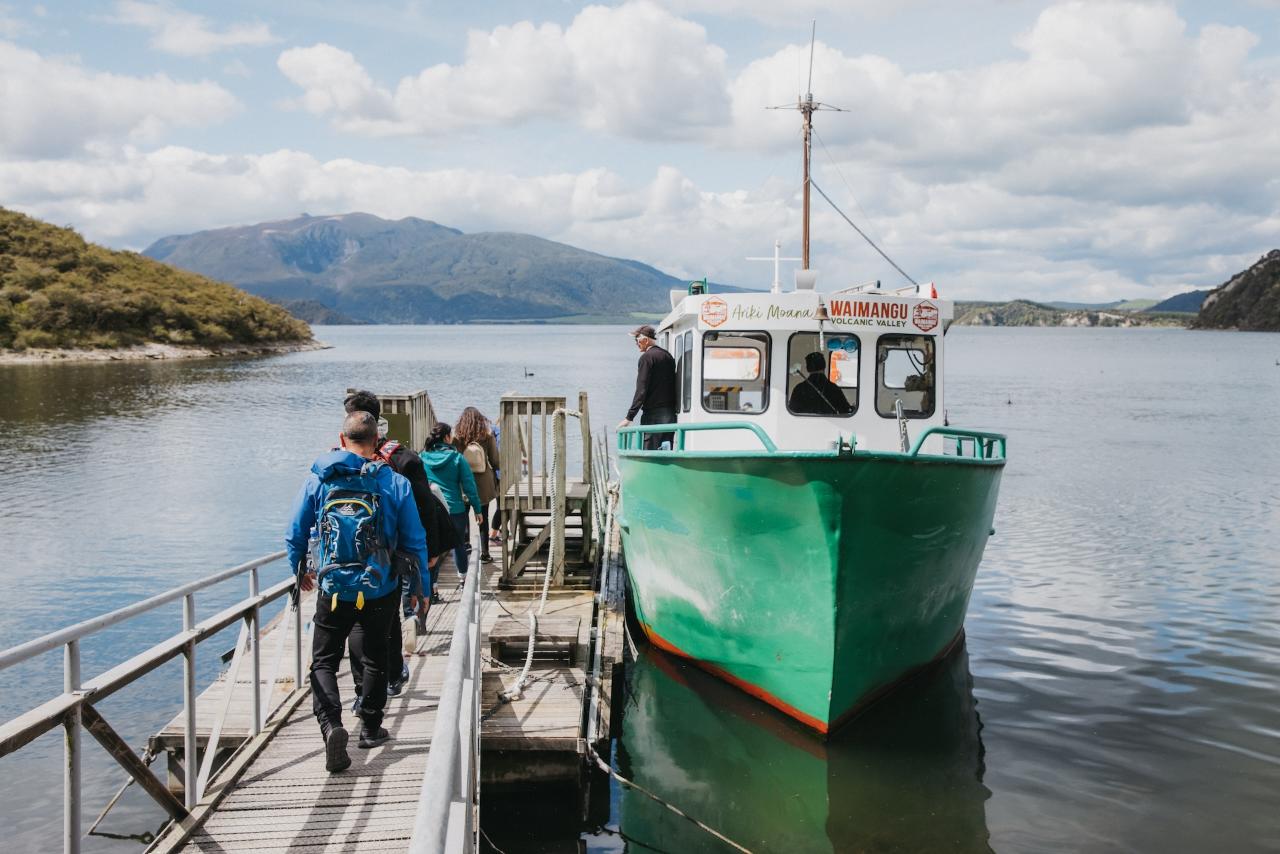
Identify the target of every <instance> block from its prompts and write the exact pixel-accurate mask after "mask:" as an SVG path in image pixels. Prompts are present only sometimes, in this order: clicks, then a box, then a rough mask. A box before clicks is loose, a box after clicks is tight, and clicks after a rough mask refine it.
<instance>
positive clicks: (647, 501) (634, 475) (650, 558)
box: [619, 451, 1004, 733]
mask: <svg viewBox="0 0 1280 854" xmlns="http://www.w3.org/2000/svg"><path fill="white" fill-rule="evenodd" d="M619 465H620V468H621V475H622V478H621V479H622V515H623V519H622V531H623V540H624V546H625V549H626V561H627V571H628V573H629V574H630V578H631V585H632V592H633V600H634V604H635V610H636V615H637V617H638V618H639V620H640V623H641V625H642V626H643V627H644V630H645V632H646V634H647V635H648V636H649V638H650V640H651V641H653V642H654V643H655V644H656V645H657V646H659V647H661V648H663V649H665V650H667V651H669V652H673V653H676V654H678V655H681V656H685V657H687V658H690V659H692V660H693V661H695V662H697V663H698V664H699V665H700V666H702V667H703V668H705V669H707V670H709V671H711V672H713V673H715V674H717V675H719V676H721V677H722V678H724V679H726V680H727V681H729V682H731V683H732V684H734V685H737V686H738V687H739V688H741V689H743V690H744V691H747V692H748V693H750V694H752V695H754V696H756V697H757V698H759V699H762V700H764V701H765V702H768V703H770V704H771V705H773V706H775V707H777V708H779V709H781V710H782V711H784V712H785V713H787V714H789V715H791V716H792V717H794V718H796V719H797V720H799V721H801V722H803V723H805V724H807V725H808V726H810V727H812V728H813V729H816V730H818V731H819V732H822V733H826V732H828V731H830V730H832V729H834V728H835V727H836V726H838V725H839V724H840V723H841V722H842V721H844V720H846V719H848V718H849V717H851V716H852V715H853V714H855V713H856V712H857V711H858V710H859V709H860V708H862V707H864V706H865V705H867V704H868V703H870V702H871V701H872V700H874V699H875V698H877V697H878V696H880V695H882V694H884V693H886V692H887V691H889V690H890V689H891V688H892V687H893V685H894V684H895V683H897V682H899V681H900V680H902V679H903V678H904V677H906V676H908V675H910V674H911V673H912V671H914V670H916V669H918V668H920V667H922V666H924V665H927V664H928V663H929V662H931V661H933V660H935V659H937V658H939V657H941V656H942V655H944V654H945V653H946V652H947V651H948V649H949V648H950V647H951V646H952V645H953V644H955V643H956V642H957V641H958V639H959V638H960V636H961V630H962V628H963V625H964V616H965V610H966V608H967V607H968V602H969V595H970V593H971V591H972V589H973V580H974V575H975V574H976V572H977V568H978V564H979V562H980V561H981V559H982V552H983V550H984V548H985V547H986V542H987V538H988V537H989V536H990V534H991V522H992V518H993V516H994V514H995V506H996V496H997V493H998V491H999V484H1000V475H1001V472H1002V471H1003V467H1004V464H1003V460H1002V459H1000V460H972V459H964V458H950V457H939V456H910V455H905V454H902V455H900V454H873V453H855V454H841V455H836V454H805V453H785V452H775V453H766V454H749V453H743V454H737V453H724V452H722V453H714V452H712V453H701V454H700V453H696V452H626V451H623V452H622V453H621V454H620V460H619Z"/></svg>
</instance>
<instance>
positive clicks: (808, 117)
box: [767, 21, 845, 270]
mask: <svg viewBox="0 0 1280 854" xmlns="http://www.w3.org/2000/svg"><path fill="white" fill-rule="evenodd" d="M817 37H818V22H817V21H813V22H812V24H811V25H810V29H809V83H808V85H807V86H806V87H805V93H804V94H803V95H799V96H797V97H796V103H795V106H792V105H790V104H783V105H781V106H777V107H768V108H767V109H770V110H797V111H798V112H799V113H800V117H801V122H802V125H801V126H802V128H803V129H804V134H803V145H804V187H803V192H804V226H803V232H802V235H801V240H800V248H801V252H800V255H801V256H802V257H801V259H800V260H801V266H800V269H802V270H808V269H809V167H810V154H811V153H812V149H813V114H814V113H816V112H817V111H818V110H839V111H840V112H845V111H844V110H842V109H841V108H840V107H833V106H831V105H830V104H823V103H821V102H820V101H815V100H813V49H814V45H815V44H816V42H817Z"/></svg>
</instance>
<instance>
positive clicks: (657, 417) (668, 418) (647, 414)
mask: <svg viewBox="0 0 1280 854" xmlns="http://www.w3.org/2000/svg"><path fill="white" fill-rule="evenodd" d="M640 423H641V424H674V423H676V411H675V410H674V409H653V410H649V409H646V410H645V411H644V414H643V415H641V416H640ZM663 442H670V443H671V449H672V450H675V446H676V434H675V433H645V434H644V449H645V450H646V451H657V450H661V449H662V443H663Z"/></svg>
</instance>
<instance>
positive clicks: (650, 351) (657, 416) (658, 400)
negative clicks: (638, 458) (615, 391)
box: [618, 325, 676, 451]
mask: <svg viewBox="0 0 1280 854" xmlns="http://www.w3.org/2000/svg"><path fill="white" fill-rule="evenodd" d="M631 337H633V338H635V340H636V347H638V348H639V349H640V362H639V364H638V365H637V367H636V393H635V396H634V397H633V398H632V399H631V408H630V409H628V410H627V417H626V418H624V419H622V421H621V422H619V424H618V427H619V428H622V427H629V426H631V422H633V421H634V420H635V418H636V414H637V413H638V412H640V411H641V410H642V409H643V410H644V415H642V416H641V417H640V423H641V424H674V423H675V422H676V361H675V359H673V358H671V354H670V353H668V352H667V351H666V350H664V349H662V348H661V347H659V346H658V342H657V333H656V332H655V331H654V329H653V327H652V326H649V325H645V326H638V327H636V328H635V329H634V330H632V332H631ZM674 441H675V434H674V433H646V434H645V437H644V448H645V450H646V451H656V450H659V449H660V448H661V447H662V443H663V442H666V443H667V447H670V446H671V443H672V442H674Z"/></svg>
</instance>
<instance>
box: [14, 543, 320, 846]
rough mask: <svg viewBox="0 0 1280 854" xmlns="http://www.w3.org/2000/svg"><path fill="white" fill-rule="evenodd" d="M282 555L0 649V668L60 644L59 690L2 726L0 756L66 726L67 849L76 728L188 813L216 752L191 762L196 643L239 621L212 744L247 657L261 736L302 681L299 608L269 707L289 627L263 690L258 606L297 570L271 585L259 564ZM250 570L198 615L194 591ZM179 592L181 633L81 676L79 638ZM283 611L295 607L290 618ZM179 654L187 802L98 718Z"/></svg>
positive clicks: (75, 809)
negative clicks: (278, 689)
mask: <svg viewBox="0 0 1280 854" xmlns="http://www.w3.org/2000/svg"><path fill="white" fill-rule="evenodd" d="M284 556H285V553H284V552H282V551H280V552H274V553H272V554H269V555H264V556H263V557H260V558H257V559H255V560H251V561H249V562H248V563H243V564H240V565H239V566H235V567H231V568H230V569H226V570H223V571H222V572H218V573H214V574H213V575H209V576H207V577H205V578H202V579H201V580H199V581H193V582H191V583H190V584H184V585H182V586H181V587H175V588H174V589H172V590H169V591H166V592H164V593H160V594H158V595H156V596H152V597H151V598H149V599H144V600H142V601H141V602H136V603H134V604H132V605H128V606H126V607H124V608H118V609H116V610H114V611H111V612H109V613H106V614H102V615H100V616H97V617H92V618H90V619H88V620H84V621H82V622H80V623H76V624H75V625H73V626H68V627H66V628H64V629H60V630H58V631H55V632H50V633H49V634H46V635H44V636H42V637H39V638H36V639H34V640H31V641H28V642H26V643H23V644H19V645H18V646H15V647H11V648H9V649H6V650H4V651H2V652H0V670H4V669H5V668H8V667H12V666H14V665H16V664H20V663H22V662H24V661H27V660H29V659H31V658H34V657H35V656H38V655H41V654H43V653H46V652H50V651H52V650H55V649H57V648H59V647H62V649H63V680H62V681H63V692H62V694H60V695H59V696H57V697H55V698H54V699H52V700H49V701H47V702H45V703H43V704H41V705H39V706H36V707H35V708H33V709H30V710H28V711H27V712H25V713H23V714H21V715H19V716H18V717H16V718H14V719H13V720H10V721H8V722H6V723H4V724H3V725H0V756H6V755H8V754H10V753H14V752H15V751H17V750H19V749H21V748H22V747H24V746H25V745H27V744H29V743H31V742H32V741H34V740H35V739H37V738H39V737H40V736H41V735H43V734H44V733H46V732H48V731H50V730H52V729H54V728H55V727H57V726H59V725H61V726H62V727H63V728H64V729H65V730H66V733H65V737H64V739H63V743H64V751H65V761H64V762H63V782H64V807H63V849H64V850H65V851H67V852H78V851H79V850H80V840H81V808H82V803H81V770H80V769H81V749H80V733H81V728H82V727H83V728H84V729H86V730H88V732H89V734H90V735H92V736H93V737H94V739H95V740H97V741H98V743H99V744H101V745H102V746H103V748H104V749H106V751H107V752H108V753H109V754H110V755H111V756H112V758H114V759H115V760H116V762H118V763H119V764H120V765H121V766H122V767H123V768H124V769H125V770H126V771H127V772H128V773H129V775H130V776H131V777H132V778H133V779H134V780H135V781H136V782H137V783H138V785H139V786H140V787H141V788H142V789H143V790H144V791H146V792H147V794H149V795H150V796H151V797H152V799H154V800H155V801H156V802H157V803H158V804H159V805H160V806H161V807H162V808H164V810H165V811H166V812H167V813H168V814H169V816H171V817H172V818H173V819H175V820H178V821H181V820H184V819H186V818H187V817H188V816H189V815H190V812H191V809H192V808H193V807H194V806H195V805H196V804H197V803H198V802H199V801H200V799H201V797H202V794H203V791H204V789H205V787H206V786H207V784H208V780H209V774H210V772H211V770H212V766H213V763H214V759H215V756H216V755H217V754H218V751H217V750H215V749H212V748H211V747H210V748H206V750H205V755H204V761H203V762H202V763H200V765H199V767H198V768H197V763H196V762H195V761H194V758H195V756H196V755H197V754H196V693H197V692H196V646H197V644H199V643H200V642H202V641H206V640H208V639H210V638H212V637H214V636H216V635H217V634H218V633H219V632H221V631H222V630H223V629H225V628H227V627H228V626H231V625H234V624H235V623H236V622H237V621H238V622H240V636H239V639H238V640H237V642H236V647H235V654H234V656H233V658H232V660H231V664H230V667H229V670H228V677H227V680H226V689H225V692H224V697H223V698H222V706H221V711H220V713H219V714H218V716H217V718H216V719H215V722H214V726H213V734H212V736H211V738H210V739H209V741H208V744H209V745H211V746H212V745H216V744H217V743H218V739H219V734H220V733H221V731H222V724H223V722H224V720H225V719H226V717H227V710H228V708H229V707H230V705H231V703H230V701H231V695H232V692H233V691H234V690H235V688H236V676H237V674H238V673H239V670H240V666H241V664H242V662H243V661H244V659H245V658H248V659H249V660H250V662H251V664H250V668H251V677H250V678H251V681H252V686H253V687H252V690H253V703H252V706H251V712H250V733H251V735H255V736H256V735H258V734H260V733H261V732H262V729H263V725H264V722H265V721H267V720H269V719H270V717H271V715H272V714H273V713H274V712H275V711H276V710H278V709H280V708H283V707H284V706H285V704H286V703H288V702H289V700H290V699H292V697H294V696H295V695H296V692H297V691H298V690H300V688H299V686H301V685H302V684H303V682H302V631H301V628H302V620H301V618H300V615H299V614H298V613H296V611H297V609H288V610H287V611H286V617H285V620H286V621H287V622H292V627H293V630H292V640H293V643H292V644H291V646H292V651H293V662H292V663H293V667H292V670H293V685H294V688H293V692H290V693H289V694H288V695H286V697H285V698H284V699H282V700H281V702H280V703H279V704H278V705H277V706H276V707H275V709H270V708H268V704H269V703H270V700H271V695H272V688H273V687H274V685H275V681H276V677H277V676H278V675H280V670H281V668H282V659H283V658H284V650H285V644H284V643H283V640H284V633H286V632H288V627H287V626H281V627H280V631H281V632H282V634H281V643H279V644H278V645H277V648H276V653H275V660H274V661H273V662H271V663H270V667H271V671H272V672H271V675H270V676H269V677H268V682H267V683H266V684H267V690H266V692H265V693H264V692H263V690H262V686H263V664H264V662H263V661H262V656H261V653H260V649H259V647H260V638H261V626H260V625H259V622H260V613H261V610H262V608H263V606H265V605H267V604H269V603H271V602H274V601H275V600H277V599H280V598H282V597H284V596H286V595H288V594H289V593H290V592H291V591H292V590H293V589H294V586H295V578H294V576H293V575H292V574H291V575H290V576H289V577H288V578H286V579H284V580H282V581H280V582H278V583H276V584H274V585H272V586H270V587H268V588H267V589H266V590H260V589H259V578H258V570H259V569H260V568H261V567H263V566H266V565H267V564H270V563H273V562H275V561H278V560H280V559H281V558H283V557H284ZM241 576H247V577H248V582H249V595H248V596H247V597H245V598H244V599H241V600H240V601H239V602H237V603H235V604H234V605H231V606H230V607H228V608H224V609H223V610H221V611H219V612H218V613H216V614H214V615H213V616H211V617H208V618H207V619H205V620H202V621H200V622H196V618H195V613H196V593H198V592H200V591H202V590H205V589H207V588H209V587H213V586H214V585H217V584H221V583H222V582H224V581H228V580H230V579H233V578H237V577H241ZM179 599H181V600H182V631H181V632H178V633H177V634H174V635H172V636H170V637H169V638H167V639H166V640H163V641H161V642H160V643H158V644H155V645H154V646H152V647H151V648H149V649H147V650H145V651H144V652H142V653H140V654H138V655H136V656H134V657H133V658H130V659H129V660H127V661H125V662H123V663H122V664H118V665H116V666H115V667H112V668H111V669H109V670H107V671H106V672H104V673H102V674H100V675H98V676H96V677H94V678H92V679H88V680H84V679H82V678H81V671H80V642H81V641H82V640H84V639H85V638H86V637H88V636H90V635H93V634H95V633H97V632H100V631H102V630H103V629H106V628H109V627H111V626H115V625H118V624H120V623H123V622H125V621H127V620H130V619H133V618H134V617H138V616H140V615H142V614H146V613H149V612H150V611H153V610H155V609H156V608H159V607H161V606H163V605H166V604H169V603H170V602H176V601H177V600H179ZM289 615H292V617H290V616H289ZM178 656H182V657H183V658H184V662H183V663H184V666H183V710H184V714H183V721H184V725H183V726H184V729H183V742H184V746H185V751H186V757H187V761H186V762H185V763H184V764H185V787H184V788H185V796H184V797H185V801H180V800H178V798H177V797H176V796H175V795H174V794H173V793H172V792H170V791H169V788H168V787H167V786H166V785H165V783H163V782H162V781H161V780H160V779H159V778H158V777H156V775H155V774H154V773H153V772H152V771H151V769H150V768H149V767H148V766H147V765H146V764H145V763H144V762H143V760H142V759H140V758H139V757H138V756H137V754H136V753H135V752H134V750H133V748H131V747H130V746H129V745H128V744H127V743H126V742H125V740H124V739H123V738H121V736H120V735H119V733H117V732H116V730H115V729H114V728H113V727H112V726H111V724H110V723H108V722H107V720H106V719H105V718H104V717H103V715H102V713H101V711H99V709H98V704H99V703H100V702H101V701H102V700H104V699H106V698H107V697H109V696H111V695H112V694H115V693H116V692H117V691H119V690H121V689H122V688H124V687H126V686H128V685H130V684H132V683H134V682H136V681H138V680H139V679H140V678H142V677H143V676H146V675H147V674H148V673H151V672H152V671H154V670H155V669H156V668H158V667H160V666H161V665H163V664H165V663H166V662H168V661H170V660H171V659H174V658H176V657H178Z"/></svg>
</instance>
